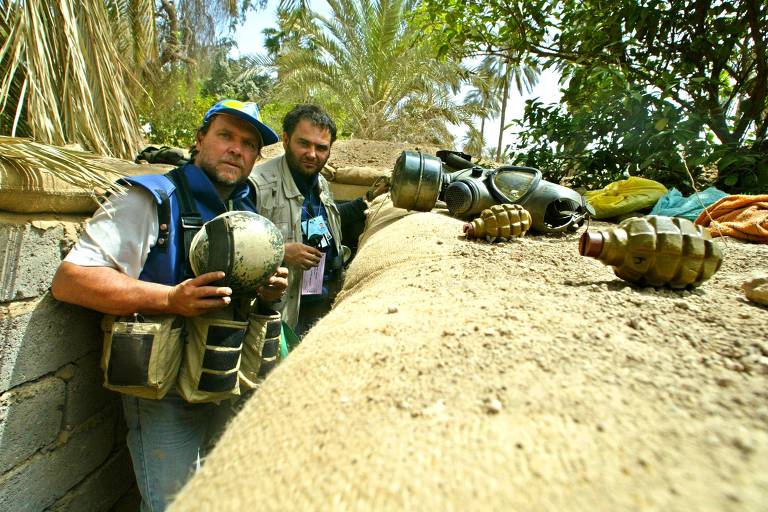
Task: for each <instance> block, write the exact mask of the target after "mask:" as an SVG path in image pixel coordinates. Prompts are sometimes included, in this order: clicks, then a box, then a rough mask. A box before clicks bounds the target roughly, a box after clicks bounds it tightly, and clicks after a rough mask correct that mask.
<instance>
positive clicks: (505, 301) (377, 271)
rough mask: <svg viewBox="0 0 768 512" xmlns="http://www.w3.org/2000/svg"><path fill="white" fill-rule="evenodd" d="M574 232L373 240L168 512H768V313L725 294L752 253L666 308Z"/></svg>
mask: <svg viewBox="0 0 768 512" xmlns="http://www.w3.org/2000/svg"><path fill="white" fill-rule="evenodd" d="M354 143H355V144H356V145H357V147H358V148H367V147H369V146H374V144H369V143H362V142H358V141H354ZM344 146H345V144H339V146H338V149H339V151H338V154H339V155H344V158H345V159H346V158H350V160H348V161H347V160H345V161H344V164H345V165H365V164H367V165H376V163H375V162H376V161H377V160H376V158H382V161H386V159H384V158H383V157H382V155H385V154H386V155H390V157H391V156H395V157H396V154H397V153H399V150H400V148H395V147H388V145H387V144H386V143H376V144H375V148H376V156H370V157H369V156H368V154H365V153H357V152H354V153H353V152H351V151H350V152H347V151H341V150H340V149H341V148H342V147H344ZM344 149H347V148H346V147H344ZM336 151H337V146H336V145H335V146H334V152H336ZM356 151H362V149H359V150H356ZM347 155H349V156H347ZM369 158H370V159H372V160H369ZM374 206H375V205H374ZM374 213H375V212H374ZM612 227H614V226H613V225H612V224H609V223H605V222H598V223H592V224H591V225H590V227H589V229H590V230H603V229H610V228H612ZM583 230H584V228H581V229H580V230H579V232H578V233H573V234H566V235H558V236H552V235H549V236H547V235H535V234H529V235H527V236H526V237H524V238H522V239H518V240H514V241H512V242H508V243H501V244H490V243H486V242H482V241H481V242H476V241H468V240H465V239H464V238H463V236H461V223H460V222H459V221H457V220H455V219H451V218H448V217H445V216H441V215H437V214H432V213H430V214H415V215H410V216H407V217H405V218H403V219H402V220H399V221H397V222H396V223H395V224H393V225H392V226H390V227H388V228H386V229H383V230H381V231H379V232H377V233H375V234H374V235H372V236H371V237H370V239H369V240H368V241H367V242H366V243H365V244H364V245H363V246H362V247H361V249H360V252H359V253H358V256H357V258H356V260H355V261H354V262H353V263H352V265H351V266H350V268H349V271H348V274H347V282H346V284H345V287H344V290H343V291H342V293H341V295H340V296H339V298H338V300H337V303H336V305H335V306H334V309H333V310H332V311H331V312H330V313H329V314H328V316H326V317H325V318H323V319H322V320H321V321H320V322H319V323H318V324H317V325H316V326H315V327H314V328H313V329H312V330H311V331H310V332H309V334H308V335H307V337H306V338H305V340H304V341H303V343H302V345H301V346H300V347H299V348H298V349H297V350H296V351H295V352H293V353H292V354H291V355H290V356H289V358H288V359H287V360H286V361H285V362H284V363H282V364H281V365H280V367H278V369H277V370H276V371H275V372H274V373H273V374H272V375H270V377H269V378H268V379H267V380H266V382H265V384H264V386H263V387H262V389H261V390H260V391H259V393H257V394H256V395H255V396H254V397H253V398H252V399H251V400H250V401H249V402H248V403H247V404H246V406H245V408H244V409H243V411H242V413H241V414H240V416H238V417H237V418H236V419H235V421H234V422H233V424H232V425H231V426H230V428H229V429H228V430H227V432H226V434H225V436H224V438H222V440H221V443H220V445H219V446H218V447H217V448H216V450H214V452H213V453H212V454H211V456H210V459H209V460H208V462H207V463H206V465H205V466H204V467H203V470H202V472H201V473H200V474H198V475H197V476H196V477H195V479H193V481H192V482H191V485H189V486H187V487H186V488H185V490H184V492H183V493H182V495H181V496H180V500H179V502H178V503H177V505H178V508H177V510H185V509H187V508H189V507H192V506H195V507H198V509H199V510H238V509H239V508H238V507H241V506H242V504H243V503H249V502H250V501H252V500H258V501H259V503H260V504H261V505H262V506H263V507H264V509H265V510H280V509H285V508H295V509H309V510H329V509H335V510H413V509H416V510H532V511H533V510H536V511H538V510H585V511H586V510H665V511H666V510H680V511H688V510H713V511H714V510H718V511H719V510H749V511H753V510H754V511H758V510H765V503H768V337H767V336H766V328H767V327H768V308H767V307H764V306H760V305H757V304H755V303H752V302H750V301H748V300H747V299H746V298H745V297H744V294H743V292H742V290H741V284H742V282H743V281H744V280H745V279H747V278H748V277H749V276H750V275H751V274H752V273H754V272H760V271H762V272H765V271H766V270H768V265H766V262H767V261H768V246H766V245H758V244H752V243H746V242H742V241H739V240H737V239H733V238H725V239H723V238H719V239H716V243H717V244H718V245H719V246H720V248H721V249H722V251H723V254H724V259H723V264H722V268H721V269H720V270H719V271H718V272H717V273H716V274H715V275H714V276H713V277H712V278H711V279H710V280H709V281H707V282H705V283H704V284H703V285H702V286H700V287H698V288H696V289H692V290H682V291H674V290H669V289H665V288H659V289H655V288H650V287H641V286H636V285H632V284H630V283H627V282H625V281H622V280H621V279H619V278H617V277H616V276H615V275H614V274H613V272H612V270H611V268H610V267H607V266H605V265H603V264H602V263H601V262H599V261H597V260H595V259H591V258H585V257H581V256H579V254H578V239H579V236H580V234H581V233H582V232H583ZM257 424H258V425H259V428H253V425H257ZM214 489H215V490H214ZM185 507H186V508H185Z"/></svg>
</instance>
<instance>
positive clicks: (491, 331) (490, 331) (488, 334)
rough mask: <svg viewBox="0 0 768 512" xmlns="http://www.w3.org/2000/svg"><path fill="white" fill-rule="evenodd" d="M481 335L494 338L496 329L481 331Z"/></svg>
mask: <svg viewBox="0 0 768 512" xmlns="http://www.w3.org/2000/svg"><path fill="white" fill-rule="evenodd" d="M483 334H484V335H486V336H496V329H494V328H493V327H489V328H487V329H485V330H484V331H483Z"/></svg>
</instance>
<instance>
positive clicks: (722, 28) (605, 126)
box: [417, 0, 768, 192]
mask: <svg viewBox="0 0 768 512" xmlns="http://www.w3.org/2000/svg"><path fill="white" fill-rule="evenodd" d="M417 19H418V20H419V22H420V23H421V25H422V27H423V29H424V32H425V34H426V35H427V36H428V37H429V38H430V39H431V40H432V41H434V43H435V44H436V45H438V46H439V47H440V48H441V51H442V52H443V53H445V54H452V53H455V52H457V51H458V52H460V54H462V55H471V54H491V55H500V56H501V55H518V56H519V58H520V59H524V60H527V61H528V62H531V63H533V64H538V65H540V66H541V67H543V68H547V67H557V68H558V69H559V70H560V71H561V73H562V77H563V84H565V96H564V98H563V102H564V105H563V106H562V107H561V108H557V107H546V108H544V107H543V106H541V105H529V111H528V112H527V114H526V118H525V119H524V123H523V126H522V129H523V131H522V136H521V140H520V141H518V143H517V144H516V145H515V146H516V147H515V148H513V150H514V152H515V155H516V158H518V159H523V160H531V159H533V160H536V161H540V162H545V163H546V165H548V166H551V167H552V170H551V171H550V172H553V173H555V174H559V175H569V176H572V177H573V178H574V179H576V181H579V180H580V181H582V182H589V180H592V179H595V180H598V181H602V180H603V179H610V178H615V177H617V176H619V175H621V174H623V173H625V172H639V173H641V174H643V175H646V176H649V177H654V176H655V177H657V178H658V179H660V180H661V181H663V182H664V183H665V184H668V185H675V184H679V183H683V182H685V178H684V173H685V171H684V168H683V165H682V162H681V160H680V158H679V156H678V150H681V151H683V153H684V154H685V155H686V160H687V162H688V167H691V168H692V170H695V169H697V168H698V169H701V166H705V167H706V166H709V167H711V166H713V165H717V167H718V169H719V172H720V178H719V180H718V184H719V185H721V186H723V187H725V189H726V190H730V191H734V192H737V191H747V192H760V191H764V190H765V188H764V187H765V179H764V174H765V172H766V171H765V167H764V164H761V162H765V159H766V146H765V144H764V141H765V139H766V131H768V56H767V55H766V48H768V26H766V19H768V4H766V3H765V2H764V1H761V0H736V1H733V2H725V1H717V0H715V1H704V2H687V1H685V0H671V1H667V2H662V1H661V0H619V1H617V2H596V1H594V0H586V1H576V0H566V1H558V2H545V1H544V0H521V1H517V2H508V1H506V0H504V1H502V0H424V1H423V2H422V4H421V8H420V10H419V12H418V13H417ZM529 123H540V124H533V125H532V124H529ZM574 131H575V132H576V133H577V134H578V135H576V134H574V133H573V132H574ZM534 157H535V158H534ZM718 162H719V163H718ZM761 165H763V166H762V167H761ZM590 185H595V186H596V185H597V183H592V182H590ZM761 187H763V188H762V190H761Z"/></svg>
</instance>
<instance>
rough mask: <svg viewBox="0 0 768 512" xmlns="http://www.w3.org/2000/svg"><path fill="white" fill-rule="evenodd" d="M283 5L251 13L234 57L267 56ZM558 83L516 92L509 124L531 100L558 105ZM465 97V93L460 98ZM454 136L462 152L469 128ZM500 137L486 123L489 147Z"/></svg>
mask: <svg viewBox="0 0 768 512" xmlns="http://www.w3.org/2000/svg"><path fill="white" fill-rule="evenodd" d="M278 3H279V1H278V0H269V3H268V4H267V7H266V9H264V10H260V11H257V12H250V13H249V14H248V16H247V17H246V20H245V23H244V24H243V25H241V26H240V27H238V29H237V31H236V32H235V41H236V42H237V51H234V52H233V54H234V56H236V55H238V54H240V55H248V54H254V53H263V52H264V45H263V41H264V36H263V35H262V31H263V30H264V29H265V28H268V27H273V28H277V21H276V17H275V10H276V9H277V5H278ZM311 6H312V9H314V10H316V11H320V12H325V13H327V12H328V4H327V3H326V2H325V1H322V0H320V1H314V2H311ZM558 79H559V75H558V74H556V73H554V72H551V71H545V72H544V73H542V75H541V76H540V77H539V84H538V85H537V86H536V87H534V89H533V91H532V92H531V93H530V94H524V95H520V94H518V92H517V91H516V90H515V91H512V92H511V93H510V98H509V101H508V105H507V114H506V119H505V122H506V123H509V122H510V121H511V120H512V119H520V118H521V117H522V115H523V108H524V107H525V100H526V99H529V98H535V97H538V98H539V99H540V100H541V101H543V102H544V103H552V102H556V101H558V100H559V99H560V93H559V91H558V89H559V86H558V83H557V82H558ZM462 96H463V93H462V94H461V95H460V97H462ZM450 128H451V133H452V134H453V135H454V138H455V140H456V148H457V149H461V145H462V142H461V139H462V137H463V136H464V134H465V133H466V127H461V126H452V127H450ZM498 133H499V119H492V120H490V121H486V128H485V134H486V136H485V138H486V145H487V146H494V147H495V146H496V143H497V141H498ZM514 137H515V134H514V133H513V132H512V131H511V130H507V131H506V132H505V133H504V139H503V144H504V145H506V144H509V143H510V142H511V141H512V140H513V138H514Z"/></svg>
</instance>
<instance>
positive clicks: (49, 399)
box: [0, 377, 64, 474]
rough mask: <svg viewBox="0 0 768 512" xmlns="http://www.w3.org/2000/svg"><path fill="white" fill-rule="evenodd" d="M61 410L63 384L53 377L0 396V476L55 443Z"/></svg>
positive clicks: (62, 405)
mask: <svg viewBox="0 0 768 512" xmlns="http://www.w3.org/2000/svg"><path fill="white" fill-rule="evenodd" d="M63 408H64V382H62V381H61V379H57V378H56V377H48V378H46V379H43V380H41V381H39V382H33V383H30V384H26V385H23V386H19V387H17V388H14V389H13V390H11V391H9V392H8V393H5V394H3V395H2V396H0V474H2V473H4V472H6V471H8V470H9V469H11V468H13V467H14V466H16V465H17V464H19V463H20V462H22V461H23V460H24V459H26V458H27V457H29V456H31V455H32V454H33V453H35V452H36V451H38V450H39V449H40V448H43V447H44V446H48V445H50V444H52V443H53V442H54V441H55V440H56V436H57V435H58V433H59V430H61V417H62V409H63Z"/></svg>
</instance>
